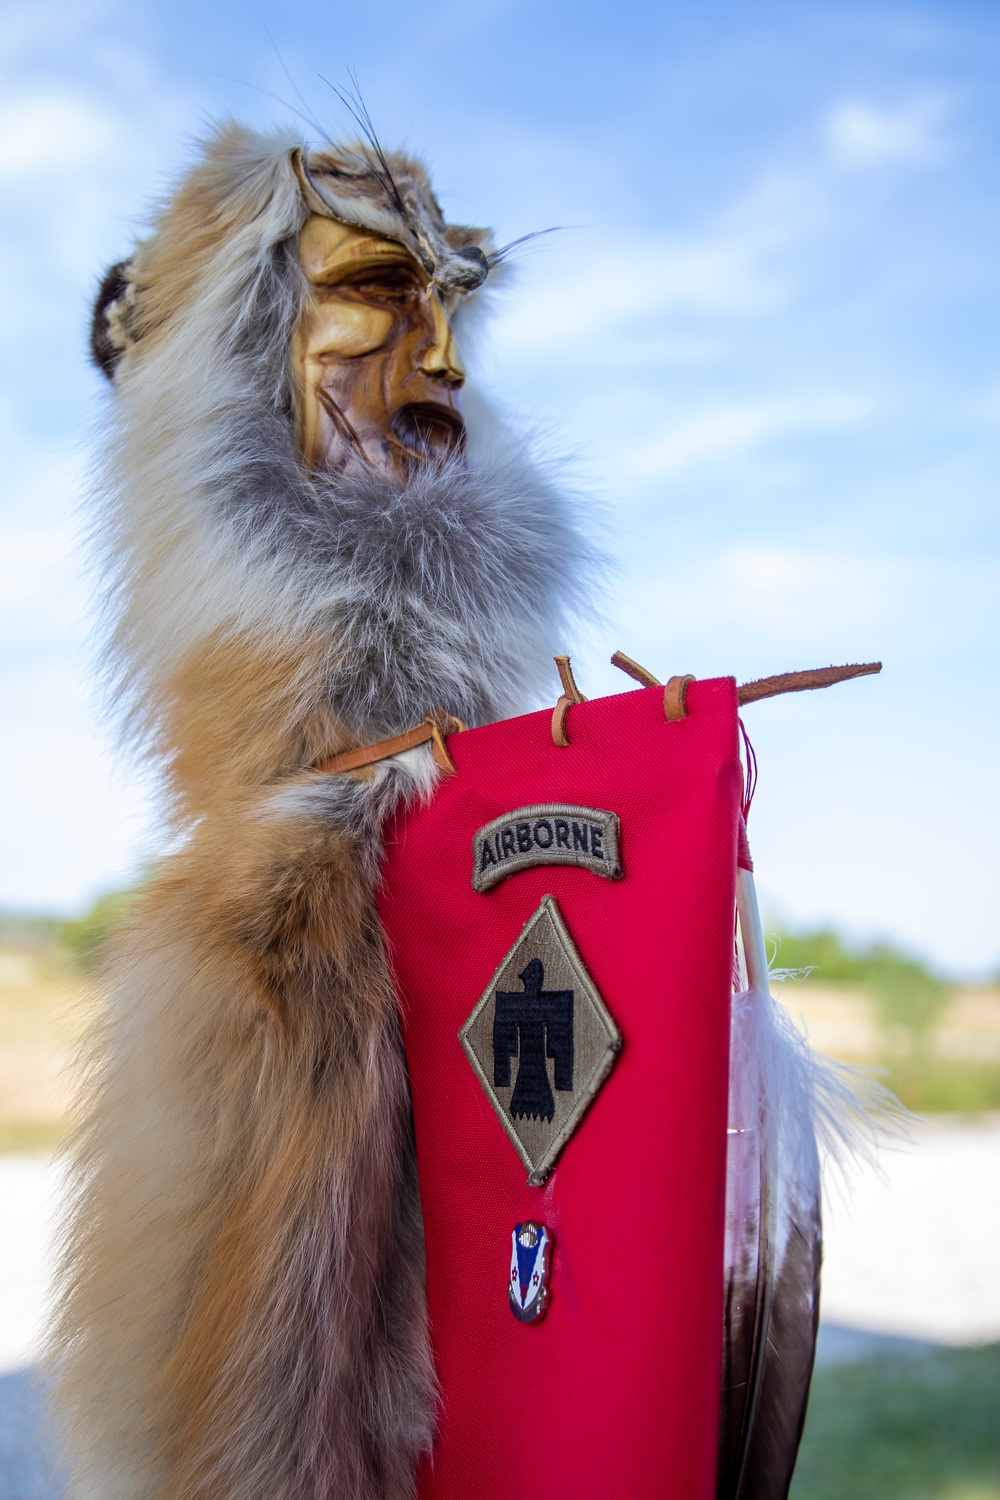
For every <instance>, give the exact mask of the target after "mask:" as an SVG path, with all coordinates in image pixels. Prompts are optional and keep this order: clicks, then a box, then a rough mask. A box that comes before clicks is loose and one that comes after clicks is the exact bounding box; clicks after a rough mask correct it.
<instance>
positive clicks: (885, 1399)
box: [791, 1344, 1000, 1500]
mask: <svg viewBox="0 0 1000 1500" xmlns="http://www.w3.org/2000/svg"><path fill="white" fill-rule="evenodd" d="M791 1500H1000V1344H992V1345H989V1346H988V1347H986V1348H980V1349H955V1350H946V1351H941V1352H939V1353H934V1354H931V1355H927V1356H925V1357H918V1358H913V1359H906V1360H904V1359H899V1358H891V1359H890V1358H885V1359H875V1360H870V1361H866V1362H864V1363H861V1364H854V1365H842V1366H839V1367H836V1368H833V1369H823V1370H818V1371H817V1372H816V1375H815V1377H814V1379H813V1388H812V1395H811V1397H810V1401H809V1415H808V1418H807V1420H806V1430H805V1434H804V1437H803V1440H802V1448H801V1451H800V1454H799V1462H798V1466H797V1468H796V1471H795V1479H794V1481H793V1483H792V1490H791Z"/></svg>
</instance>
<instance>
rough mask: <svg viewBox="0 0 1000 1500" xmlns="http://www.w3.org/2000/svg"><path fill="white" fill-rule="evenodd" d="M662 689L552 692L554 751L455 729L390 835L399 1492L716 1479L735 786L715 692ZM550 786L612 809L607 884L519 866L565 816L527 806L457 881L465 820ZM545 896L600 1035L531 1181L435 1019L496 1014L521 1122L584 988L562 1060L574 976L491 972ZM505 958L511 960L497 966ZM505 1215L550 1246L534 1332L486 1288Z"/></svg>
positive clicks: (454, 1035)
mask: <svg viewBox="0 0 1000 1500" xmlns="http://www.w3.org/2000/svg"><path fill="white" fill-rule="evenodd" d="M686 704H687V714H686V717H684V718H682V719H680V720H676V721H673V722H668V721H667V719H666V718H665V716H664V709H663V690H662V689H661V688H655V687H650V688H643V689H641V690H639V691H630V692H627V693H624V694H621V695H619V696H615V697H611V698H603V699H598V700H595V701H590V702H587V703H581V704H578V705H574V706H573V707H572V708H571V709H570V711H569V717H568V721H567V727H568V734H569V738H570V742H571V743H570V745H569V746H568V747H564V748H560V747H557V746H556V745H555V744H554V743H553V740H552V734H551V727H550V726H551V714H550V713H548V712H544V713H536V714H529V715H527V716H525V717H523V718H518V719H512V720H508V721H506V722H503V723H500V724H493V725H490V726H488V727H486V728H483V729H475V730H469V731H466V732H464V733H461V734H456V735H452V736H451V737H450V738H449V740H448V749H449V752H450V754H451V755H452V757H453V759H454V762H455V767H456V773H455V774H454V775H451V776H445V777H443V778H442V779H441V781H440V782H439V784H438V786H437V789H436V791H435V793H434V796H433V798H432V799H431V800H430V801H429V802H427V803H425V804H423V805H415V806H413V807H411V808H410V809H408V810H406V811H404V812H402V813H400V814H399V816H398V817H397V818H396V820H395V821H394V823H393V824H392V825H391V826H390V827H389V829H388V830H387V842H386V856H385V866H384V879H383V883H382V887H381V890H380V895H379V911H380V915H381V918H382V922H383V925H384V929H385V932H386V935H387V943H388V948H389V957H390V963H391V967H392V972H393V976H394V980H395V984H396V990H397V995H398V999H399V1006H400V1013H401V1017H402V1026H403V1037H404V1042H405V1047H406V1056H407V1062H408V1066H409V1072H410V1078H411V1084H412V1091H413V1111H414V1122H415V1131H416V1145H417V1159H418V1170H419V1179H420V1195H421V1202H422V1207H423V1217H424V1227H425V1233H426V1243H427V1296H428V1306H429V1315H430V1328H431V1338H432V1344H433V1349H434V1357H435V1362H436V1370H437V1376H438V1380H439V1383H440V1389H441V1397H442V1406H441V1414H440V1423H439V1429H438V1434H437V1439H436V1443H435V1447H434V1452H433V1455H432V1456H431V1457H430V1459H428V1460H427V1461H426V1462H425V1463H424V1464H423V1465H422V1467H421V1472H420V1476H419V1495H420V1500H470V1497H474V1500H494V1497H495V1500H509V1497H510V1496H511V1495H516V1494H519V1493H534V1494H543V1495H548V1496H551V1497H563V1496H565V1497H569V1496H572V1497H574V1500H608V1497H609V1496H611V1495H622V1496H628V1497H629V1500H647V1497H648V1500H654V1497H655V1500H662V1497H663V1496H664V1495H668V1494H669V1495H673V1496H677V1497H683V1500H712V1497H713V1496H714V1494H715V1471H716V1444H717V1434H718V1409H719V1388H720V1376H721V1368H720V1367H721V1352H722V1287H723V1267H722V1259H723V1225H724V1205H725V1171H726V1109H727V1073H728V1038H729V1009H730V993H731V982H732V954H733V908H734V888H735V874H736V852H737V829H738V824H739V793H740V786H741V778H740V766H739V757H738V750H737V703H736V691H735V684H734V682H733V681H732V679H731V678H723V679H718V680H715V681H704V682H692V683H691V684H690V685H689V687H688V689H687V699H686ZM553 804H557V805H564V806H566V807H579V808H581V809H596V810H601V811H604V812H609V813H614V814H617V817H618V820H619V822H618V826H619V829H620V860H621V867H622V873H621V876H620V878H617V879H602V878H600V875H598V874H595V872H594V870H595V866H597V865H598V864H599V859H600V857H601V856H602V855H603V854H605V853H606V852H607V849H606V845H605V846H603V847H600V848H599V849H598V857H597V858H593V857H592V858H591V861H590V867H587V866H586V865H572V864H566V863H559V864H554V863H535V862H533V861H534V860H535V859H536V858H537V859H539V860H542V859H544V858H545V849H543V848H542V847H541V846H542V845H549V846H555V847H556V849H557V852H558V849H559V848H560V847H561V848H563V849H564V850H565V849H566V847H567V845H569V847H570V848H572V844H571V840H570V839H569V836H568V835H567V834H566V826H565V825H567V824H569V825H571V824H572V821H573V820H572V819H571V818H569V817H568V816H565V817H564V821H563V825H561V828H560V830H558V832H559V833H560V836H561V844H560V843H559V842H558V841H557V840H556V838H555V835H554V834H553V832H552V829H553V828H554V818H553V816H552V815H551V814H550V815H549V816H548V817H547V818H546V817H544V816H543V817H540V818H536V822H538V823H539V827H540V830H541V831H540V832H538V831H537V830H535V831H534V833H533V834H531V835H529V834H524V836H523V837H524V841H525V843H527V844H528V845H530V848H529V856H528V858H527V859H525V860H523V861H520V862H519V861H518V860H517V859H516V858H515V856H516V855H517V854H518V853H519V852H520V846H519V844H518V843H517V842H515V838H516V834H513V833H512V834H511V835H510V837H509V839H508V844H507V846H506V847H505V846H504V845H503V844H502V842H500V841H499V840H500V835H499V834H498V833H494V834H493V835H492V836H491V841H490V850H491V854H490V855H482V852H481V848H480V850H479V853H478V855H477V863H481V861H482V860H483V859H485V860H486V861H487V863H488V865H489V866H490V869H489V875H490V876H491V877H492V876H493V875H494V874H495V873H496V872H495V871H494V870H493V869H492V865H493V864H494V863H497V862H500V863H504V862H505V861H506V862H507V864H509V865H513V866H514V868H513V872H512V873H509V874H506V875H505V876H504V878H501V879H499V880H497V881H496V883H494V884H492V885H489V886H488V888H486V889H481V890H476V889H474V888H473V882H472V873H473V841H474V838H475V835H476V834H477V832H479V830H481V829H483V828H484V827H485V826H486V825H487V824H490V823H493V822H494V820H497V819H500V820H503V819H505V818H507V816H508V815H510V814H514V813H517V812H518V811H519V810H521V809H530V808H536V809H537V808H538V807H539V806H540V805H553ZM582 818H583V814H581V820H582ZM524 821H525V820H522V826H523V822H524ZM526 821H528V822H529V823H530V817H529V818H528V819H527V820H526ZM546 825H547V826H546ZM502 826H503V824H502V823H501V824H498V825H497V827H498V828H501V827H502ZM515 826H516V824H515ZM581 826H582V821H581ZM531 827H532V828H533V827H534V825H531ZM590 853H591V855H592V856H593V854H594V850H593V847H591V849H590ZM491 856H492V857H491ZM574 857H576V855H575V853H574ZM546 897H552V898H554V903H555V905H556V906H557V908H558V912H559V915H560V917H561V919H562V922H563V924H564V927H565V930H566V931H567V932H568V934H569V937H570V939H571V940H572V944H573V945H574V947H575V949H576V951H577V953H578V955H579V958H580V960H581V962H582V965H583V968H584V970H585V971H586V975H587V976H589V980H590V981H592V984H593V986H594V987H595V988H596V990H597V991H598V992H599V995H600V997H601V999H602V1000H603V1002H604V1004H605V1006H606V1007H607V1011H608V1012H610V1016H611V1018H612V1019H613V1023H614V1026H615V1027H617V1030H618V1032H619V1033H620V1037H621V1049H620V1052H619V1053H618V1055H617V1057H616V1058H615V1060H614V1063H613V1066H611V1068H610V1071H609V1072H607V1076H606V1077H604V1079H603V1082H600V1081H599V1080H598V1082H599V1087H597V1088H596V1093H594V1095H593V1097H592V1098H590V1100H589V1102H588V1103H586V1104H585V1106H584V1107H583V1108H582V1109H581V1112H580V1116H579V1118H578V1120H577V1122H576V1124H575V1128H574V1129H573V1130H572V1133H571V1134H569V1136H568V1139H567V1140H566V1141H565V1144H564V1145H563V1146H562V1149H561V1153H560V1154H559V1155H558V1160H557V1162H556V1165H555V1166H554V1168H553V1169H552V1170H551V1171H550V1173H549V1175H548V1176H547V1178H546V1179H545V1181H544V1183H543V1184H542V1185H540V1186H531V1185H529V1183H528V1181H527V1177H528V1171H527V1169H526V1166H525V1164H524V1162H523V1161H522V1159H521V1158H520V1157H519V1155H518V1151H517V1150H516V1149H515V1145H514V1144H513V1142H512V1140H511V1138H510V1137H509V1134H508V1129H509V1128H510V1127H512V1126H519V1125H524V1124H525V1118H519V1119H515V1118H513V1116H512V1117H511V1118H510V1119H508V1120H506V1121H505V1122H502V1120H501V1117H500V1116H501V1114H502V1112H503V1111H502V1109H500V1108H499V1106H495V1105H494V1103H493V1102H491V1099H490V1098H489V1097H488V1090H487V1088H486V1087H485V1086H484V1082H483V1079H481V1078H480V1077H479V1076H477V1072H476V1070H475V1068H474V1066H473V1063H472V1062H471V1061H470V1057H469V1056H468V1055H467V1051H466V1049H465V1048H463V1045H462V1043H461V1042H460V1039H459V1032H460V1030H461V1029H462V1028H464V1027H465V1026H466V1023H467V1022H468V1021H469V1018H470V1016H471V1015H472V1014H473V1012H474V1011H475V1008H476V1006H477V1004H479V1003H480V1000H481V997H482V998H483V1002H484V1003H485V1004H486V1006H487V1011H486V1012H485V1013H484V1014H485V1020H484V1021H482V1022H481V1023H480V1039H481V1042H482V1039H483V1038H485V1039H486V1041H485V1044H484V1045H485V1047H486V1052H487V1053H488V1050H489V1047H488V1043H489V1037H490V1032H489V1026H490V1025H491V1024H492V1025H493V1026H494V1030H493V1033H492V1037H493V1047H494V1055H493V1058H492V1061H491V1059H490V1057H489V1056H488V1055H486V1056H484V1060H483V1078H485V1079H486V1081H487V1082H496V1081H501V1080H502V1079H503V1075H504V1070H505V1067H507V1068H510V1069H512V1070H513V1071H512V1072H511V1079H512V1080H514V1082H513V1093H512V1092H511V1091H510V1089H508V1090H506V1091H505V1090H504V1089H503V1088H499V1089H498V1091H497V1092H498V1094H499V1095H500V1096H501V1103H502V1102H503V1100H506V1104H505V1105H504V1108H506V1109H507V1111H508V1113H510V1111H511V1110H512V1109H516V1107H517V1106H515V1105H514V1104H513V1102H512V1101H513V1097H514V1094H516V1093H517V1088H518V1084H517V1081H516V1080H517V1079H518V1078H520V1077H521V1075H520V1074H519V1073H517V1069H518V1068H521V1069H524V1070H525V1071H524V1074H523V1079H524V1080H525V1081H524V1082H523V1083H522V1086H521V1094H522V1105H523V1098H525V1097H528V1095H529V1094H530V1095H531V1099H533V1100H534V1105H531V1099H529V1110H528V1115H529V1116H530V1107H534V1108H535V1110H536V1115H538V1114H539V1112H540V1114H541V1115H544V1113H545V1110H546V1109H547V1108H548V1109H551V1108H552V1103H551V1101H553V1100H554V1101H556V1104H557V1105H558V1108H559V1109H562V1110H564V1108H565V1104H564V1101H565V1100H567V1099H569V1100H572V1097H573V1096H572V1089H571V1088H570V1086H568V1085H567V1079H568V1078H569V1076H570V1073H571V1072H572V1070H573V1067H574V1066H575V1067H576V1073H577V1074H581V1073H582V1072H583V1064H582V1062H581V1059H583V1057H584V1052H585V1046H584V1042H585V1038H583V1031H582V1029H581V1028H583V1026H584V1022H585V1018H584V1014H583V1008H582V1007H583V1003H584V1001H583V996H582V987H585V981H583V980H580V981H578V982H576V991H575V993H576V1000H575V1002H574V1003H575V1005H576V1010H575V1012H573V1014H574V1015H575V1017H576V1021H575V1024H576V1027H577V1032H578V1038H577V1046H576V1050H575V1052H574V1050H573V1047H572V1046H571V1045H569V1041H568V1037H567V1033H566V1024H567V1023H566V1015H567V1011H566V1006H565V1000H564V999H563V1000H560V996H563V997H565V995H566V994H567V993H569V992H571V989H572V985H571V982H570V981H567V980H566V979H565V978H563V979H562V980H561V981H560V983H561V985H562V988H561V989H560V990H559V991H558V992H551V991H548V990H546V989H545V983H546V981H545V979H544V975H543V973H542V965H541V962H540V960H539V961H537V962H538V966H537V967H534V968H533V967H532V966H531V964H530V963H528V964H526V965H525V967H523V969H522V970H521V974H520V978H509V977H508V978H502V980H501V981H499V982H498V981H497V974H498V969H499V967H500V966H501V965H502V964H503V962H504V959H505V957H506V956H507V955H509V954H510V952H511V950H512V949H513V948H514V947H515V945H516V944H517V943H518V940H519V937H520V935H521V934H522V930H523V929H524V928H525V924H528V923H529V922H530V921H531V919H532V918H533V917H534V916H535V915H536V913H537V912H538V910H539V907H540V906H541V905H542V903H543V902H544V900H545V898H546ZM537 930H540V929H537V928H536V929H533V931H537ZM539 951H540V952H541V950H539ZM548 951H549V950H546V952H548ZM526 956H527V957H530V952H529V949H528V948H525V949H524V950H523V951H521V952H520V954H519V955H515V959H514V969H510V966H509V965H508V968H509V969H510V974H511V975H513V974H514V971H515V970H516V968H517V966H518V965H520V964H522V963H523V962H524V960H525V959H526ZM547 962H548V961H547ZM548 967H549V970H550V972H554V970H553V965H552V963H551V962H548ZM560 972H563V971H562V970H560ZM566 972H568V971H566ZM550 982H551V981H550ZM494 983H496V991H494V990H491V988H490V986H491V984H494ZM521 985H523V986H524V989H523V991H521V989H520V986H521ZM540 987H541V988H540ZM497 992H500V993H501V995H502V996H507V999H503V998H501V999H500V1000H497V999H496V993H497ZM553 994H554V996H555V998H552V996H553ZM539 995H541V996H542V997H543V1001H544V1005H545V1006H547V1007H548V1009H547V1010H546V1011H545V1015H546V1016H547V1018H548V1019H547V1022H546V1024H547V1026H548V1031H547V1033H543V1032H542V1031H538V1032H537V1035H536V1042H538V1043H539V1045H537V1046H535V1049H534V1053H532V1045H531V1037H530V1035H529V1031H530V1027H528V1025H527V1022H525V1028H526V1029H522V1031H521V1033H520V1034H519V1033H518V1031H517V1025H516V1024H515V1022H516V1021H517V1019H518V1015H521V1012H520V1011H518V1006H519V1005H521V1004H522V1002H523V1004H524V1005H528V1006H529V1007H530V1005H535V1006H536V1011H535V1012H532V1014H536V1015H537V1014H542V1012H540V1011H537V1004H538V996H539ZM546 995H548V996H549V998H548V999H545V996H546ZM525 997H527V998H525ZM505 1005H506V1006H508V1010H507V1011H504V1010H503V1006H505ZM490 1006H496V1007H497V1009H496V1010H495V1011H494V1010H491V1009H490ZM511 1006H512V1007H513V1010H511V1009H510V1007H511ZM560 1007H562V1008H561V1009H560ZM523 1015H524V1016H527V1015H528V1011H526V1010H525V1011H524V1012H523ZM491 1016H494V1020H493V1021H492V1022H491V1020H490V1017H491ZM497 1016H499V1019H496V1017H497ZM510 1016H513V1017H514V1021H512V1022H511V1025H509V1026H508V1025H507V1021H508V1019H509V1017H510ZM522 1019H523V1016H522ZM594 1024H596V1023H594ZM484 1026H485V1028H486V1029H485V1030H483V1027H484ZM598 1031H599V1028H598ZM591 1032H592V1033H593V1025H592V1026H591ZM543 1037H547V1048H546V1045H545V1042H544V1040H540V1039H542V1038H543ZM591 1041H593V1035H591ZM567 1048H568V1050H567ZM480 1050H481V1051H482V1050H483V1048H482V1047H481V1049H480ZM529 1053H532V1056H533V1057H534V1072H533V1073H532V1072H531V1070H530V1068H529V1063H530V1062H531V1058H530V1057H529ZM574 1057H575V1059H576V1063H575V1064H574V1063H573V1058H574ZM539 1058H543V1059H544V1061H543V1063H539V1061H538V1059H539ZM505 1059H506V1061H505ZM494 1066H495V1069H496V1074H495V1078H494V1076H493V1071H492V1070H493V1068H494ZM542 1067H544V1069H545V1076H544V1078H543V1077H542V1076H541V1072H540V1069H541V1068H542ZM508 1081H510V1080H508ZM585 1081H586V1080H584V1079H582V1078H578V1079H576V1080H575V1082H574V1085H573V1086H574V1087H577V1088H579V1087H581V1086H582V1084H583V1083H584V1082H585ZM532 1091H533V1092H532ZM539 1101H540V1102H539ZM522 1116H524V1109H523V1108H522ZM532 1118H534V1117H532ZM532 1128H534V1127H532ZM537 1128H538V1129H539V1130H542V1131H543V1132H544V1130H545V1129H546V1128H547V1125H546V1122H545V1120H544V1119H542V1122H541V1124H540V1125H538V1127H537ZM526 1221H532V1222H533V1223H534V1224H536V1225H539V1226H544V1227H545V1229H546V1231H547V1234H548V1236H549V1238H550V1241H551V1247H552V1248H551V1256H550V1261H549V1273H550V1274H549V1281H548V1293H549V1295H548V1301H547V1303H546V1306H545V1316H544V1317H543V1318H541V1319H540V1320H539V1321H537V1322H534V1323H531V1322H523V1321H520V1320H519V1318H518V1316H514V1315H512V1308H511V1303H510V1300H509V1298H508V1283H509V1281H510V1278H511V1265H512V1261H511V1255H512V1238H511V1237H512V1233H513V1230H514V1227H515V1225H519V1224H522V1223H525V1222H526ZM515 1282H516V1268H515Z"/></svg>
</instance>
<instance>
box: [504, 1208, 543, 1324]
mask: <svg viewBox="0 0 1000 1500" xmlns="http://www.w3.org/2000/svg"><path fill="white" fill-rule="evenodd" d="M551 1250H552V1236H551V1234H550V1233H549V1231H548V1230H547V1229H546V1227H545V1225H544V1224H536V1223H534V1221H533V1220H531V1219H528V1220H527V1221H526V1222H525V1223H524V1224H515V1225H514V1228H513V1231H512V1233H511V1237H510V1281H509V1283H508V1286H507V1294H508V1296H509V1298H510V1310H511V1312H512V1313H513V1314H514V1316H515V1318H516V1319H517V1320H518V1322H519V1323H537V1322H538V1320H539V1318H541V1317H544V1315H545V1309H546V1307H547V1305H548V1300H549V1258H550V1254H551Z"/></svg>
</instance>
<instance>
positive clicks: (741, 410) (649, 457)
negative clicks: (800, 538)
mask: <svg viewBox="0 0 1000 1500" xmlns="http://www.w3.org/2000/svg"><path fill="white" fill-rule="evenodd" d="M869 411H870V403H868V402H867V401H866V400H864V399H863V398H862V397H860V396H856V395H853V394H851V393H848V392H837V391H832V392H826V393H822V392H821V393H818V394H814V395H804V396H775V397H770V398H768V399H766V400H759V401H741V402H732V403H730V404H728V405H718V406H712V407H708V408H706V409H705V410H702V411H699V412H694V413H692V414H691V415H689V416H688V417H686V418H685V419H683V420H682V421H680V422H678V423H676V425H675V426H674V427H673V428H668V429H667V431H666V432H665V433H664V434H663V435H662V436H660V437H657V438H656V440H655V441H654V442H652V443H650V444H648V445H647V446H645V447H642V448H639V449H637V450H636V451H635V452H634V453H633V454H632V455H631V457H630V458H628V459H627V460H626V461H625V466H626V469H627V473H628V475H629V477H631V478H633V479H653V478H656V479H659V478H665V477H667V476H668V475H675V474H678V473H680V472H681V471H682V470H690V469H693V468H697V467H704V466H705V465H707V464H715V463H719V462H721V461H728V460H730V459H732V458H735V457H742V456H744V455H746V454H748V453H750V452H752V451H754V450H756V449H759V448H762V447H765V446H767V445H768V444H773V443H776V442H780V441H782V440H783V439H786V438H795V437H800V436H809V435H813V434H816V433H822V432H838V431H844V430H845V429H848V428H853V427H857V426H859V425H860V424H861V423H862V422H864V421H865V420H866V418H867V416H868V413H869Z"/></svg>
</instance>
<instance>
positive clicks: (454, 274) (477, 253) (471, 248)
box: [446, 245, 490, 292]
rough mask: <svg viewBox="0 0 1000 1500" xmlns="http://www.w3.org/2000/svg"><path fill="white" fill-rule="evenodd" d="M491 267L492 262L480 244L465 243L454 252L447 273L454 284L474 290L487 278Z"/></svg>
mask: <svg viewBox="0 0 1000 1500" xmlns="http://www.w3.org/2000/svg"><path fill="white" fill-rule="evenodd" d="M489 269H490V263H489V261H488V260H487V258H486V256H485V255H484V254H483V252H482V250H480V248H479V246H478V245H463V246H462V248H461V249H460V250H455V251H453V252H452V255H451V259H450V260H449V262H448V268H447V272H446V275H447V279H448V281H449V282H450V284H451V285H452V286H455V287H461V288H462V290H463V291H467V292H474V291H475V289H476V287H478V286H482V284H483V282H484V281H485V280H486V277H487V274H488V272H489Z"/></svg>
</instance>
